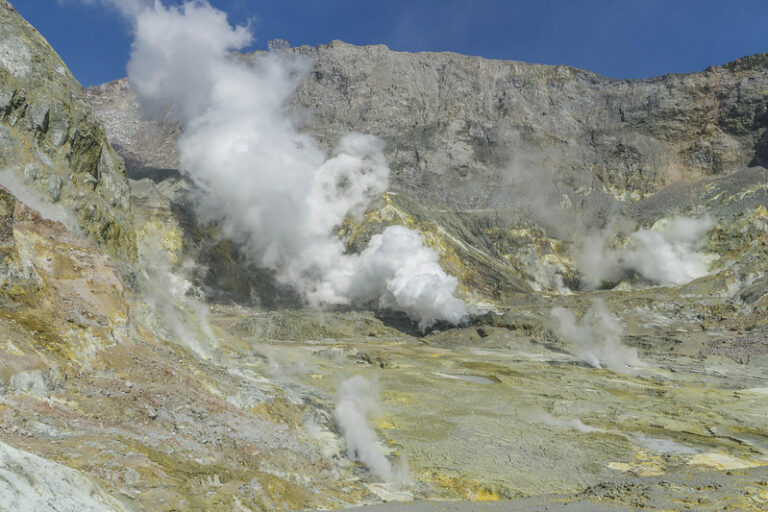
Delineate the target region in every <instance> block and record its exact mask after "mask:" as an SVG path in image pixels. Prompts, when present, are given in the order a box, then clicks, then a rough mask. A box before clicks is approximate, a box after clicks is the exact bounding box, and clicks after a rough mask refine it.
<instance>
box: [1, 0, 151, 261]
mask: <svg viewBox="0 0 768 512" xmlns="http://www.w3.org/2000/svg"><path fill="white" fill-rule="evenodd" d="M0 25H1V26H2V27H3V30H2V32H0V171H4V172H10V173H12V175H13V176H14V177H15V178H16V180H18V181H21V182H23V183H24V184H26V185H28V186H29V187H31V188H32V189H33V190H34V191H35V192H36V193H37V194H38V195H39V196H40V197H41V198H42V199H43V200H44V201H47V202H49V203H54V204H60V205H63V206H66V207H67V208H69V209H70V210H71V211H72V212H73V214H74V217H75V220H76V224H77V228H79V229H81V230H82V231H83V232H84V233H85V234H86V235H87V236H88V237H89V238H91V239H92V240H95V241H97V242H98V243H100V244H102V245H104V246H105V247H106V248H107V249H108V250H109V252H110V254H111V255H112V256H114V257H115V258H116V260H117V261H118V262H120V264H121V266H123V267H125V269H126V270H127V269H128V267H129V266H130V264H131V263H132V262H133V261H134V260H135V258H136V240H135V237H134V235H133V230H132V228H131V222H132V221H131V209H130V202H129V195H130V192H129V188H128V182H127V179H126V177H125V168H124V166H123V163H122V159H121V158H120V157H118V156H117V155H116V154H115V152H114V150H113V149H112V148H111V146H110V145H109V142H108V141H107V138H106V136H105V134H104V130H103V129H102V127H101V124H100V122H99V120H98V119H97V118H96V117H95V116H94V114H93V111H92V109H91V106H90V104H89V103H88V99H87V97H86V96H85V94H84V93H83V90H82V87H80V84H79V83H78V82H77V80H75V78H74V77H73V76H72V74H71V73H70V72H69V70H68V69H67V67H66V65H65V64H64V63H63V62H62V61H61V59H60V58H59V57H58V55H56V53H55V52H54V51H53V49H51V47H50V46H49V45H48V43H47V42H46V41H45V40H44V39H43V38H42V36H40V34H39V33H38V32H37V31H36V30H35V29H34V28H32V27H31V26H30V25H29V24H28V23H26V21H24V20H23V19H22V18H21V17H20V16H19V15H18V13H17V12H16V11H15V10H14V9H13V7H12V6H11V5H10V4H9V3H8V2H6V1H5V0H3V1H2V2H0ZM0 182H2V183H3V184H5V179H3V178H0Z"/></svg>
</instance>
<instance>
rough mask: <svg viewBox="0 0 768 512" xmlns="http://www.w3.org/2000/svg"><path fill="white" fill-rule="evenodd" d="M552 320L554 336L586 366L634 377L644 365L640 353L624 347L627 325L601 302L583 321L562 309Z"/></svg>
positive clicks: (594, 304)
mask: <svg viewBox="0 0 768 512" xmlns="http://www.w3.org/2000/svg"><path fill="white" fill-rule="evenodd" d="M551 316H552V321H553V330H554V331H555V334H556V335H557V336H558V337H559V338H560V339H562V340H564V341H566V342H568V343H570V344H571V346H572V347H573V350H574V352H575V353H576V356H577V357H578V358H579V359H581V360H582V361H584V362H585V363H587V364H589V365H591V366H594V367H595V368H602V367H603V366H605V367H606V368H608V369H610V370H613V371H615V372H622V373H633V372H634V371H635V370H636V369H637V367H638V366H640V365H641V364H642V363H641V361H640V359H639V358H638V356H637V350H635V349H634V348H630V347H627V346H625V345H623V344H622V343H621V335H622V334H623V332H624V325H623V324H622V323H621V322H620V321H619V319H618V318H616V317H615V316H614V315H613V313H611V311H610V310H609V309H608V307H607V306H606V305H605V302H603V301H602V300H600V299H597V300H595V301H594V302H593V303H592V306H591V307H590V308H589V309H588V310H587V312H586V313H584V316H582V317H581V318H577V317H576V315H574V314H573V313H572V312H570V311H569V310H567V309H565V308H562V307H557V308H553V309H552V312H551Z"/></svg>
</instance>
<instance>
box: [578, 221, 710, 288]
mask: <svg viewBox="0 0 768 512" xmlns="http://www.w3.org/2000/svg"><path fill="white" fill-rule="evenodd" d="M714 225H715V224H714V222H713V221H712V219H710V218H708V217H704V218H701V219H694V218H690V217H675V218H672V219H663V220H661V221H659V222H657V223H656V224H655V225H654V226H653V227H652V228H651V229H639V230H637V231H635V232H634V233H632V234H631V235H630V237H629V240H628V242H627V243H626V244H625V245H623V246H621V247H618V248H616V247H614V246H613V245H612V243H613V240H614V239H615V236H616V231H615V229H614V228H613V226H609V227H608V228H606V229H605V230H603V231H601V232H594V233H591V234H589V235H587V236H586V237H584V239H583V240H582V242H581V244H580V246H579V249H578V253H577V255H576V263H577V265H578V267H579V270H581V272H582V273H583V276H584V278H583V279H584V282H585V284H586V285H587V287H589V288H596V287H599V286H600V285H601V284H602V283H603V282H605V281H608V282H616V281H619V280H621V279H622V278H623V277H625V276H627V275H629V274H636V275H638V276H639V277H640V278H642V279H644V280H645V281H647V282H650V283H653V284H684V283H687V282H689V281H692V280H694V279H697V278H699V277H702V276H705V275H706V274H707V273H708V272H709V263H710V258H711V257H710V256H709V255H708V254H704V253H701V252H699V251H698V249H699V246H700V242H701V240H702V238H703V237H704V235H706V234H707V232H709V231H710V230H711V229H712V228H713V227H714Z"/></svg>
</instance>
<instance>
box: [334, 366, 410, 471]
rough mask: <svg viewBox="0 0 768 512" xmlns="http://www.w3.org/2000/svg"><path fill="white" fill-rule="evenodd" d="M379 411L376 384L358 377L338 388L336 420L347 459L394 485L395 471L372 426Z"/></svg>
mask: <svg viewBox="0 0 768 512" xmlns="http://www.w3.org/2000/svg"><path fill="white" fill-rule="evenodd" d="M378 408H379V390H378V386H377V385H376V382H374V381H370V380H368V379H366V378H365V377H361V376H360V375H356V376H354V377H352V378H350V379H347V380H345V381H344V382H342V383H341V385H340V386H339V392H338V396H337V399H336V408H335V409H334V411H333V418H334V419H335V420H336V424H337V425H338V427H339V430H341V433H342V435H343V436H344V442H345V443H346V446H347V457H349V458H350V459H353V460H358V461H360V462H362V463H363V464H365V466H366V467H368V469H370V470H371V472H372V473H373V474H374V475H376V476H377V477H378V478H380V479H382V480H384V481H392V480H393V479H394V477H395V476H396V475H395V470H394V469H393V468H392V464H391V463H390V462H389V460H388V459H387V456H386V455H385V454H384V451H383V450H382V448H381V446H380V445H379V442H378V439H377V438H376V432H374V430H373V429H372V428H371V426H370V425H369V421H370V417H371V416H372V415H373V414H375V413H376V411H378Z"/></svg>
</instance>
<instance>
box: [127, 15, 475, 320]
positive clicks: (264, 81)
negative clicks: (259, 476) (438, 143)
mask: <svg viewBox="0 0 768 512" xmlns="http://www.w3.org/2000/svg"><path fill="white" fill-rule="evenodd" d="M135 30H136V38H135V40H134V43H133V51H132V55H131V61H130V63H129V65H128V74H129V79H130V81H131V84H132V85H133V87H134V89H135V90H136V92H137V93H138V94H139V96H140V98H141V99H142V101H143V103H144V104H145V105H146V106H147V107H148V108H149V110H150V111H152V112H154V113H155V114H159V113H163V112H166V113H167V112H170V115H172V116H173V117H175V118H176V119H177V120H178V121H179V122H180V123H181V126H182V135H181V137H180V139H179V150H180V159H181V166H182V168H183V169H184V171H185V172H187V173H188V174H189V176H190V177H191V178H192V179H193V180H194V181H195V182H196V183H197V185H198V186H200V188H202V189H203V190H204V192H205V194H204V198H203V200H202V201H201V204H200V207H199V211H198V213H199V215H200V216H201V217H202V218H204V219H207V220H214V219H215V220H219V221H220V222H221V224H222V228H223V232H224V234H225V235H226V236H227V237H229V238H230V239H232V240H235V241H236V242H238V243H240V244H241V245H242V246H243V247H245V248H246V249H247V250H248V253H249V254H250V255H252V256H253V258H254V259H255V260H256V261H257V262H258V263H259V264H261V265H263V266H266V267H268V268H271V269H273V270H275V271H276V275H277V277H278V279H279V280H280V281H281V282H283V283H287V284H290V285H292V286H293V287H295V288H296V289H297V290H298V291H300V292H301V293H302V294H303V296H304V297H305V298H306V299H307V302H308V303H309V304H310V305H312V306H326V305H339V304H349V303H352V302H355V303H371V302H373V303H377V304H378V305H380V306H386V307H391V308H393V309H397V310H400V311H403V312H405V313H407V314H408V315H409V316H410V317H411V318H412V319H414V320H416V321H417V322H419V325H420V326H421V327H422V329H424V328H427V327H429V326H431V325H433V324H434V323H435V322H436V321H438V320H447V321H451V322H454V323H457V322H460V321H461V320H462V319H463V318H464V317H465V316H466V305H465V304H464V302H462V301H460V300H459V299H456V298H455V297H454V296H453V293H454V291H455V289H456V280H455V279H454V278H452V277H450V276H447V275H446V274H445V273H444V272H443V270H442V269H441V268H440V267H439V265H437V257H436V255H435V254H434V252H433V251H432V250H431V249H429V248H427V247H425V246H424V244H423V242H422V240H421V237H420V236H419V235H418V234H417V233H415V232H411V231H408V230H405V228H395V227H392V228H389V229H387V230H386V231H385V232H384V233H382V234H381V235H380V236H378V237H374V241H375V243H372V245H371V247H369V249H366V251H364V252H363V253H362V254H360V255H348V254H346V248H345V245H344V243H343V241H342V240H341V239H339V238H338V237H337V236H335V235H334V231H335V228H336V227H337V226H339V225H340V224H341V223H342V222H343V221H344V219H345V217H346V216H348V215H354V216H360V215H362V213H364V212H365V210H366V209H367V208H368V207H370V205H371V203H372V201H374V200H375V199H376V198H378V197H379V196H380V195H381V194H382V193H383V192H384V191H385V190H386V189H387V186H388V174H389V168H388V166H387V163H386V160H385V158H384V156H383V153H382V149H383V142H382V141H380V140H379V139H377V138H375V137H372V136H369V135H362V134H357V133H351V134H348V135H346V136H344V137H343V138H342V139H341V141H340V142H339V144H338V146H337V148H336V150H335V151H334V153H333V155H332V156H331V158H327V157H326V155H325V153H324V152H323V151H322V150H321V148H320V147H319V146H318V144H317V143H316V142H315V141H314V140H313V139H312V138H310V137H308V136H307V135H304V134H302V133H300V132H299V130H298V128H297V124H296V122H295V121H294V120H293V119H292V118H291V117H290V116H289V115H288V114H287V112H286V110H285V104H286V100H287V99H288V97H289V96H290V94H291V93H292V91H293V89H294V88H295V86H296V85H297V82H298V81H299V79H300V78H301V77H302V76H303V75H304V74H305V73H306V72H307V71H308V70H309V65H310V62H309V61H308V60H306V59H303V58H300V57H299V56H296V55H288V54H274V53H270V54H266V55H263V56H259V57H257V58H255V59H253V62H251V63H250V64H249V63H246V62H245V60H244V59H242V58H241V57H239V56H238V55H235V54H233V53H232V51H233V50H237V49H241V48H243V47H244V46H246V45H248V44H249V43H250V42H251V40H252V37H251V34H250V33H249V31H248V30H247V29H246V28H245V27H236V28H233V27H231V26H230V25H229V24H228V22H227V19H226V16H225V14H224V13H222V12H221V11H218V10H216V9H214V8H212V7H211V6H210V5H208V4H207V3H205V2H196V3H191V2H190V3H185V4H183V5H182V6H181V7H164V6H163V5H162V4H161V3H159V2H156V3H155V5H154V7H152V8H147V9H144V10H141V11H140V12H139V13H138V15H136V17H135ZM389 244H392V245H389ZM361 279H366V282H360V281H361Z"/></svg>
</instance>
